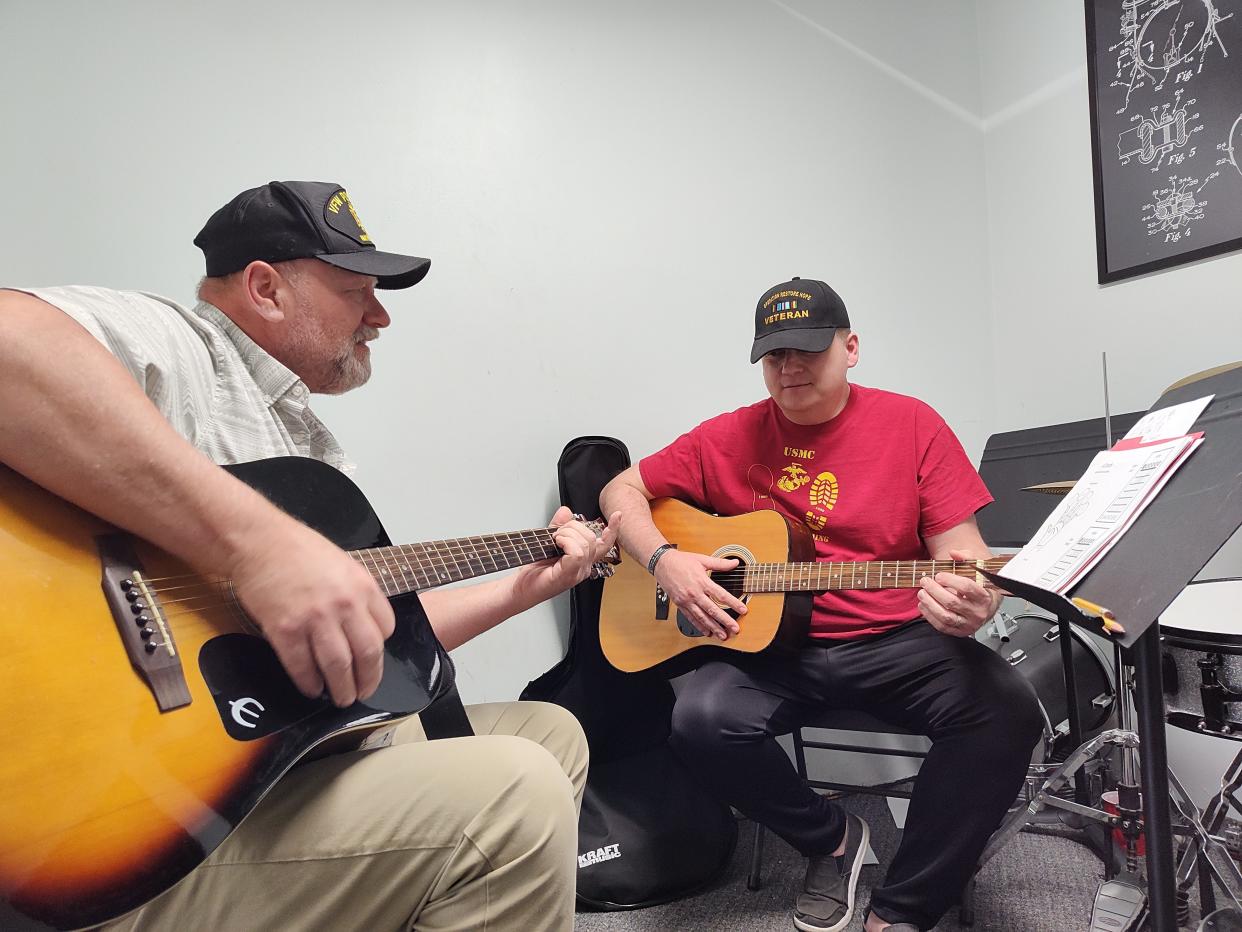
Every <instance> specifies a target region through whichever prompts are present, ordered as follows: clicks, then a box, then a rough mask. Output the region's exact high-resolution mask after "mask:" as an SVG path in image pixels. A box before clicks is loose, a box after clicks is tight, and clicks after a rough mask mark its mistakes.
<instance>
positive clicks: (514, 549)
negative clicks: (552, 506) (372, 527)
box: [349, 528, 561, 596]
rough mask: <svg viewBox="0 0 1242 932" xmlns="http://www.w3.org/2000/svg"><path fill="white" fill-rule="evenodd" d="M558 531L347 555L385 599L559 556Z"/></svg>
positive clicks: (434, 542)
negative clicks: (364, 571)
mask: <svg viewBox="0 0 1242 932" xmlns="http://www.w3.org/2000/svg"><path fill="white" fill-rule="evenodd" d="M554 533H555V531H554V530H553V529H552V528H532V529H531V530H528V531H514V532H513V533H509V534H481V535H478V536H475V537H458V538H454V539H452V540H432V541H426V542H424V543H421V544H401V545H399V546H395V547H373V548H369V549H367V550H352V551H350V554H349V555H350V556H351V557H353V558H354V559H355V560H357V561H358V562H359V563H361V564H362V566H363V567H364V568H366V570H367V571H368V572H369V573H370V574H371V577H372V578H373V579H374V580H375V581H376V582H377V583H379V585H380V588H381V589H383V590H384V594H385V595H387V596H395V595H402V594H404V593H406V592H422V591H423V590H425V589H434V588H435V587H436V586H443V585H445V584H447V583H451V582H458V581H460V580H463V579H473V578H474V577H475V576H485V575H486V574H488V573H498V572H500V571H501V570H507V569H512V568H513V567H516V566H525V565H526V564H527V563H538V562H539V561H540V560H551V559H553V558H555V557H559V556H560V555H561V549H560V547H558V546H557V545H556V541H555V540H554V538H553V536H552V535H553V534H554Z"/></svg>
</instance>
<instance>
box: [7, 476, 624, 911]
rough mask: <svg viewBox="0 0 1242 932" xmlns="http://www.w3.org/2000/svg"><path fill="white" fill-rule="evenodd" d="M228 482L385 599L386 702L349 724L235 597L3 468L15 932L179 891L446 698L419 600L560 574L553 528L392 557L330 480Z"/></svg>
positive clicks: (373, 701)
mask: <svg viewBox="0 0 1242 932" xmlns="http://www.w3.org/2000/svg"><path fill="white" fill-rule="evenodd" d="M227 468H228V469H229V471H230V472H232V473H233V474H234V475H236V476H237V477H238V478H240V479H241V480H243V481H244V482H246V483H248V484H249V485H251V486H253V487H254V488H256V489H257V490H258V491H260V492H261V493H263V494H264V495H266V496H267V497H268V498H269V499H271V500H272V501H273V502H274V503H275V504H276V505H278V506H279V507H281V508H283V509H284V510H285V511H287V512H289V513H291V514H293V515H294V516H295V517H297V518H299V519H300V520H302V521H303V522H304V523H306V524H308V525H310V526H311V527H314V528H315V529H317V530H319V531H320V532H322V533H323V534H325V535H326V536H327V537H328V538H329V539H331V540H333V541H335V542H336V543H337V544H338V545H340V546H341V547H343V548H344V549H346V550H348V551H350V555H351V556H352V557H353V558H354V559H355V560H357V561H358V562H359V563H360V564H361V565H362V566H364V567H365V568H366V569H367V570H368V571H369V572H370V574H371V575H372V577H374V578H375V579H376V580H377V581H378V583H379V585H380V588H381V589H382V590H383V591H384V592H385V594H386V595H387V596H388V597H389V601H390V603H391V604H392V606H393V609H394V612H395V614H396V617H397V627H396V631H395V632H394V634H393V635H392V637H390V638H389V639H388V641H387V642H386V643H385V656H384V674H383V679H382V681H381V683H380V686H379V689H378V690H377V691H376V692H375V694H374V695H372V696H371V697H370V698H369V699H367V700H366V701H365V702H358V703H355V704H354V705H353V706H351V707H349V708H347V709H339V708H337V707H335V706H334V705H333V704H332V703H331V702H330V701H328V700H327V699H307V698H306V697H304V696H303V695H302V694H301V693H299V692H298V691H297V689H296V688H295V687H294V686H293V684H292V682H291V681H290V680H289V678H288V677H287V676H286V675H285V673H284V670H283V668H282V667H281V666H280V663H279V661H278V660H277V658H276V654H275V653H274V652H273V651H272V649H271V648H270V647H269V646H268V644H267V641H266V640H264V639H263V637H262V635H261V634H260V632H259V631H258V629H257V628H256V627H255V625H254V624H253V623H252V622H251V621H250V620H249V619H248V618H247V617H246V615H245V613H244V612H243V611H242V609H241V607H240V605H239V604H238V603H237V601H236V600H235V598H234V597H233V593H232V589H231V587H230V586H229V583H228V581H227V580H225V579H219V578H208V577H203V576H200V575H197V574H195V573H194V572H192V571H191V570H190V569H189V567H187V566H186V565H184V564H182V563H181V562H179V561H178V560H176V559H174V558H173V557H171V556H169V555H168V554H166V553H164V552H162V551H160V550H159V549H158V548H156V547H153V546H150V545H148V544H147V543H146V542H144V541H142V540H140V539H137V538H135V537H132V536H130V535H128V534H124V533H121V532H119V531H118V530H117V529H116V528H114V527H111V526H109V525H106V524H104V523H103V522H101V521H98V520H96V519H95V518H93V517H91V516H90V515H88V514H86V513H85V512H83V511H81V510H79V509H77V508H75V507H74V506H72V505H70V504H68V503H66V502H64V501H62V500H61V499H59V498H56V497H55V496H53V495H50V494H49V493H47V492H45V491H44V490H43V489H41V488H39V487H38V486H36V485H34V484H33V483H31V482H29V481H27V480H26V479H24V478H22V477H21V476H19V475H18V474H17V473H15V472H12V471H11V470H8V469H5V468H4V467H0V567H2V568H3V579H4V583H5V586H4V589H5V593H4V596H5V598H4V615H3V619H4V621H3V638H2V639H0V684H3V690H0V747H3V749H4V750H3V752H0V929H4V930H6V932H12V930H33V929H49V928H50V929H80V928H84V927H92V926H95V925H98V924H101V923H103V922H106V921H108V920H110V919H113V918H116V917H118V916H121V915H123V914H125V913H127V912H130V911H131V910H133V909H135V908H137V907H139V906H141V905H142V904H143V903H145V902H147V901H148V900H150V899H152V898H153V897H155V896H156V895H158V894H159V893H162V892H163V891H164V890H166V889H168V888H169V887H171V886H172V885H173V884H175V883H176V882H177V881H178V880H180V879H181V878H183V877H184V876H185V875H186V874H188V873H189V872H190V871H191V870H192V869H193V868H194V867H196V866H197V865H198V864H199V863H201V862H202V860H203V859H204V858H206V857H207V855H208V854H210V853H211V852H212V851H213V850H214V849H215V848H216V847H217V846H218V845H219V844H220V843H221V842H222V841H224V839H225V838H226V837H227V836H228V835H229V833H230V832H232V831H233V829H234V828H235V827H236V826H237V825H238V823H240V822H241V821H242V819H244V818H245V816H246V815H247V814H248V813H249V812H250V811H251V810H252V809H253V808H254V806H255V805H256V804H257V803H258V802H259V800H260V799H261V798H262V797H263V796H264V795H265V794H266V793H267V792H268V790H270V789H271V788H272V786H273V785H274V784H275V783H276V781H277V780H279V779H280V778H281V776H283V775H284V774H285V773H286V772H287V771H288V770H289V768H291V767H292V766H293V765H294V764H295V763H297V762H298V761H299V760H301V759H303V758H305V757H308V756H313V755H318V754H321V753H324V752H325V750H327V749H330V748H331V749H338V748H339V749H343V748H356V747H358V745H359V743H360V742H361V741H363V740H364V739H365V738H366V736H367V735H368V734H370V733H371V732H373V731H374V730H375V729H377V728H380V727H382V726H384V725H387V724H389V723H392V722H394V721H396V720H398V719H401V718H404V717H407V716H410V715H413V714H415V713H417V712H420V711H422V710H423V709H425V708H426V707H427V706H428V705H429V704H430V703H431V702H432V701H433V700H434V699H436V698H438V697H440V696H441V695H444V694H445V693H446V692H448V691H449V687H451V685H452V682H453V676H452V664H451V662H450V661H449V659H448V655H447V654H445V652H444V650H443V648H442V647H441V646H440V644H439V642H438V641H437V640H436V637H435V634H434V633H433V631H432V629H431V626H430V625H429V624H428V622H427V618H426V615H425V614H424V613H423V610H422V606H421V605H420V604H419V601H418V596H417V593H418V592H419V591H422V590H425V589H430V588H433V587H435V586H439V585H442V584H444V583H448V582H454V581H456V580H461V579H468V578H471V577H474V576H479V575H482V574H485V573H491V572H495V571H497V570H503V569H507V568H509V567H515V566H521V565H523V564H526V563H534V562H537V561H539V560H547V559H551V558H554V557H557V556H559V555H560V550H559V548H558V547H557V546H556V543H555V540H554V538H553V531H552V530H550V529H548V528H535V529H533V530H527V531H518V532H515V533H511V534H488V535H484V536H479V537H466V538H459V539H456V540H440V541H431V542H427V543H422V544H410V545H405V546H399V547H394V546H391V544H390V542H389V540H388V537H387V535H386V534H385V533H384V529H383V527H382V526H381V525H380V522H379V519H378V517H376V515H375V512H374V511H373V510H372V509H371V507H370V505H369V504H368V502H367V500H366V498H365V497H364V496H363V494H362V493H361V492H360V491H359V490H358V488H357V487H356V486H355V485H354V484H353V483H351V482H350V481H349V480H348V479H347V478H345V476H344V475H342V474H341V473H340V472H338V471H337V470H335V469H333V468H332V467H330V466H327V465H325V464H323V463H319V462H317V461H315V460H310V459H304V458H300V457H282V458H278V459H271V460H260V461H257V462H254V463H246V464H242V465H240V466H230V467H227ZM599 529H600V528H599V525H598V524H596V525H595V530H596V531H597V532H598V531H599ZM412 779H417V777H413V778H412Z"/></svg>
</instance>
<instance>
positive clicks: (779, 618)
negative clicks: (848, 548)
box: [599, 498, 1009, 673]
mask: <svg viewBox="0 0 1242 932" xmlns="http://www.w3.org/2000/svg"><path fill="white" fill-rule="evenodd" d="M651 516H652V518H653V519H654V520H655V524H656V526H657V527H658V528H659V529H660V532H661V533H662V534H664V536H665V537H666V538H667V539H668V541H669V542H670V543H671V544H674V545H675V546H676V547H677V548H678V549H680V550H688V551H693V552H695V553H706V554H710V555H712V556H718V557H725V558H730V557H732V558H736V559H737V560H738V561H739V565H738V566H737V568H736V569H733V570H727V571H724V572H718V573H713V574H712V579H713V580H714V581H715V582H716V583H718V584H719V585H720V587H721V588H723V589H725V590H726V591H727V592H729V593H731V594H732V595H734V596H735V597H736V598H738V599H739V600H740V601H742V602H743V603H745V605H746V609H747V612H746V615H745V616H743V618H742V619H741V630H740V631H739V632H738V634H736V635H734V636H733V637H731V638H729V640H727V641H720V640H717V639H715V638H709V637H706V636H704V635H703V634H702V633H700V632H699V630H698V629H697V628H696V627H694V625H693V624H692V623H691V621H690V620H689V619H688V618H686V617H685V616H684V615H682V613H681V611H680V610H679V609H678V607H677V605H676V603H673V602H671V601H670V600H669V599H668V598H667V596H665V594H664V592H663V591H662V590H661V589H660V588H659V587H658V586H657V585H656V582H655V580H654V579H653V578H652V576H651V575H650V574H649V573H648V572H647V569H646V567H644V566H642V565H641V564H639V562H638V561H637V560H626V561H624V562H623V563H622V564H621V565H620V566H619V567H618V568H617V571H616V573H615V574H614V575H613V576H612V578H610V579H609V580H608V581H607V582H605V583H604V595H603V599H602V602H601V605H600V615H599V640H600V645H601V646H602V648H603V651H604V656H605V657H606V658H607V659H608V662H609V663H611V664H612V665H613V666H614V667H616V668H617V669H618V670H623V671H625V672H629V673H632V672H636V671H638V670H646V669H649V668H651V667H654V666H657V665H659V664H662V663H664V662H666V661H669V660H672V659H673V658H676V657H678V656H679V655H681V654H683V653H685V652H686V651H689V650H694V649H696V648H702V649H704V650H710V649H712V648H719V649H723V650H732V651H741V652H744V653H758V652H759V651H761V650H766V649H768V648H770V647H774V646H775V647H779V646H786V647H792V646H796V645H797V644H799V643H801V641H802V639H803V638H804V637H805V636H806V633H807V630H808V627H809V625H810V620H811V601H812V597H813V596H814V594H815V593H816V592H825V591H827V590H829V589H910V588H916V587H917V586H918V585H919V580H920V579H921V578H922V577H924V576H928V575H935V574H936V573H944V572H948V573H956V574H957V575H959V576H965V577H968V578H979V577H978V571H979V569H980V568H982V569H985V570H988V571H990V572H997V571H998V570H1000V568H1001V567H1003V566H1004V565H1005V563H1006V562H1008V560H1009V557H995V558H993V559H989V560H980V561H969V562H961V561H959V562H954V561H952V560H876V561H870V562H844V563H831V562H822V561H821V562H817V561H816V560H815V545H814V542H813V541H812V539H811V534H810V531H808V530H807V528H806V527H805V526H803V525H801V524H798V523H796V522H793V521H790V520H788V519H787V518H785V516H784V515H781V514H780V513H779V512H776V511H771V510H764V511H755V512H751V513H749V514H744V515H737V516H735V517H729V518H720V517H715V516H713V515H709V514H706V513H705V512H702V511H700V510H699V509H697V508H694V507H691V506H690V505H687V504H685V503H683V502H680V501H677V500H675V499H671V498H661V499H655V500H654V501H652V502H651Z"/></svg>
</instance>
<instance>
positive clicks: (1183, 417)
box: [1118, 395, 1216, 446]
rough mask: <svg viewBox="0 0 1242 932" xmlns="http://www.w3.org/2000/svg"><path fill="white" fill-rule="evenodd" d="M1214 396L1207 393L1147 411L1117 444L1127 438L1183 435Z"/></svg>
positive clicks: (1140, 439)
mask: <svg viewBox="0 0 1242 932" xmlns="http://www.w3.org/2000/svg"><path fill="white" fill-rule="evenodd" d="M1215 397H1216V396H1215V395H1208V396H1206V397H1204V398H1196V399H1195V400H1194V401H1184V402H1182V403H1181V404H1180V405H1172V406H1171V407H1168V408H1161V409H1160V410H1159V411H1149V412H1148V413H1146V414H1144V415H1143V416H1142V417H1141V418H1139V420H1138V423H1137V424H1135V425H1134V426H1133V427H1131V428H1130V429H1129V430H1128V431H1127V432H1126V435H1125V436H1124V437H1122V438H1121V440H1120V441H1118V446H1120V445H1122V444H1123V443H1124V441H1127V440H1136V441H1137V442H1138V443H1152V442H1154V441H1157V440H1168V439H1169V438H1170V437H1181V436H1183V435H1184V434H1185V433H1186V431H1188V430H1190V428H1191V425H1193V424H1194V422H1195V421H1197V420H1198V419H1199V415H1200V414H1202V413H1203V409H1204V408H1206V407H1207V406H1208V405H1209V404H1210V403H1211V401H1212V399H1213V398H1215Z"/></svg>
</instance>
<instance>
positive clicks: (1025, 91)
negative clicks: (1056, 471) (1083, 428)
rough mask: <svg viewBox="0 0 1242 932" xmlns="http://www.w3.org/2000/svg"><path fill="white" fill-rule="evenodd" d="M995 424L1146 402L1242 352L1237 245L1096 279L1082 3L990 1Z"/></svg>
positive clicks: (987, 79) (987, 75)
mask: <svg viewBox="0 0 1242 932" xmlns="http://www.w3.org/2000/svg"><path fill="white" fill-rule="evenodd" d="M978 6H979V32H980V48H981V50H982V60H983V72H982V75H983V88H984V106H985V112H986V114H987V116H986V117H985V129H986V133H985V136H984V140H985V146H986V152H987V205H988V233H989V242H990V248H991V264H990V294H989V305H990V308H991V314H992V332H993V338H994V340H995V343H994V351H995V354H996V357H997V360H998V366H999V369H998V372H997V380H996V387H995V390H996V415H997V420H996V423H995V424H994V425H993V427H994V429H995V430H1009V429H1015V428H1020V427H1032V426H1036V425H1039V424H1051V423H1056V422H1058V421H1072V420H1077V419H1080V418H1086V417H1096V416H1099V415H1100V414H1102V413H1103V389H1102V379H1101V371H1100V354H1101V352H1107V353H1108V371H1109V384H1110V394H1111V402H1112V410H1113V411H1114V412H1122V411H1136V410H1143V409H1146V408H1147V407H1148V406H1149V405H1150V404H1151V402H1152V401H1154V400H1155V398H1156V397H1157V396H1158V395H1159V394H1160V392H1161V391H1162V390H1163V389H1164V388H1166V387H1167V386H1168V385H1170V384H1171V383H1173V382H1175V381H1177V380H1178V379H1180V378H1182V377H1183V376H1186V375H1189V374H1191V373H1193V372H1198V371H1201V370H1203V369H1207V368H1210V367H1212V366H1216V365H1220V364H1221V363H1225V362H1233V361H1236V360H1237V359H1239V358H1242V313H1239V310H1240V307H1239V300H1238V288H1237V282H1238V278H1239V274H1240V273H1242V255H1239V254H1236V253H1235V254H1231V255H1225V256H1220V257H1217V258H1213V259H1207V260H1203V261H1201V262H1198V263H1194V264H1191V265H1185V266H1179V267H1178V268H1175V269H1170V270H1166V271H1163V272H1158V273H1154V274H1149V275H1146V276H1143V277H1140V278H1134V279H1128V280H1126V281H1122V282H1117V283H1114V284H1111V285H1108V286H1106V287H1101V286H1100V285H1099V284H1097V275H1096V264H1095V202H1094V193H1093V192H1094V189H1093V187H1092V172H1091V127H1090V117H1089V104H1088V97H1087V66H1086V40H1085V31H1084V30H1085V26H1084V20H1083V4H1082V3H1081V2H1078V0H1053V2H1048V3H1040V4H1037V5H1036V4H1030V3H1023V2H1020V0H988V2H980V3H979V5H978Z"/></svg>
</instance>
